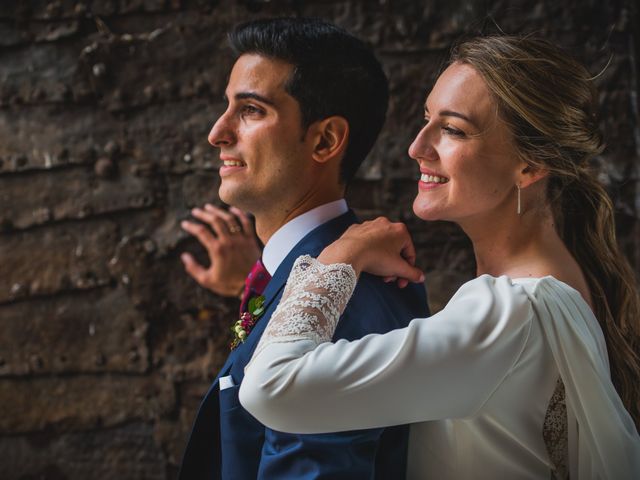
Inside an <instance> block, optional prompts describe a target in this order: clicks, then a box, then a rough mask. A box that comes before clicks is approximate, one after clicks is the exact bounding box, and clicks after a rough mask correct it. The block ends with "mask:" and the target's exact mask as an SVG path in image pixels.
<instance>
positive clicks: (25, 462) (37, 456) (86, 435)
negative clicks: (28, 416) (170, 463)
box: [0, 423, 167, 480]
mask: <svg viewBox="0 0 640 480" xmlns="http://www.w3.org/2000/svg"><path fill="white" fill-rule="evenodd" d="M0 467H1V468H2V478H3V479H5V480H24V479H28V478H34V479H36V478H38V479H46V480H64V479H69V480H74V479H89V478H91V479H92V480H113V479H116V478H118V479H123V480H124V479H130V480H134V479H137V480H164V479H165V478H167V477H165V474H166V471H165V459H164V455H163V452H162V450H161V448H160V446H159V445H157V444H156V443H155V442H154V441H153V427H152V426H151V425H148V424H144V423H133V424H130V425H126V426H123V427H119V428H110V429H106V430H102V431H89V432H79V433H66V434H62V435H54V434H51V433H39V434H29V435H15V436H11V437H0Z"/></svg>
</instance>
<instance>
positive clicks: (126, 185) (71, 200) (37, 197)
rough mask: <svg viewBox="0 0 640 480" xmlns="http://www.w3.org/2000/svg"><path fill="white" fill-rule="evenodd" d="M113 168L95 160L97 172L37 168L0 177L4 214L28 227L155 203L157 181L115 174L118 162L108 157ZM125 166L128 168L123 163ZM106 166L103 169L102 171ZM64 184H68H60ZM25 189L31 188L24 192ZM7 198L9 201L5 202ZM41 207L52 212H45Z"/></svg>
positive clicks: (17, 224)
mask: <svg viewBox="0 0 640 480" xmlns="http://www.w3.org/2000/svg"><path fill="white" fill-rule="evenodd" d="M101 161H107V162H109V163H110V170H106V168H107V167H105V166H104V165H98V163H96V167H95V169H96V172H95V173H94V172H88V171H87V170H86V169H84V168H76V169H64V170H59V171H56V172H55V173H52V174H49V173H46V172H38V173H35V174H33V175H29V176H20V177H18V178H11V177H0V192H1V193H0V198H1V199H2V201H3V204H4V205H6V207H5V213H4V215H5V218H7V219H9V220H10V221H11V223H12V225H13V227H14V228H18V229H19V228H26V227H31V226H33V225H38V224H42V223H47V222H49V221H51V220H53V219H55V220H64V219H73V218H83V217H85V216H86V213H87V212H91V214H93V215H98V214H104V213H113V212H117V211H121V210H128V209H136V208H147V207H150V206H152V205H153V204H154V203H155V192H154V190H155V189H157V186H156V185H154V184H157V182H154V181H153V179H151V178H148V177H138V176H132V175H125V176H122V177H120V178H114V177H115V175H116V170H115V169H116V168H117V167H116V164H115V163H114V162H113V161H111V160H108V159H99V160H98V162H101ZM122 168H123V169H126V168H129V166H128V165H122ZM103 170H104V171H103ZM59 185H64V186H65V188H58V186H59ZM25 192H29V194H28V195H25ZM4 202H6V203H4ZM42 209H46V210H47V211H48V212H49V213H48V214H47V215H42V214H40V213H38V212H41V210H42Z"/></svg>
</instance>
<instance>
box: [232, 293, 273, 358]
mask: <svg viewBox="0 0 640 480" xmlns="http://www.w3.org/2000/svg"><path fill="white" fill-rule="evenodd" d="M247 310H248V311H247V312H243V313H242V315H240V319H239V320H238V321H237V322H235V323H234V324H233V326H232V327H231V331H232V332H233V341H232V342H231V344H230V345H229V347H231V350H233V349H234V348H236V347H237V346H238V345H240V344H241V343H244V341H245V340H246V338H247V337H248V336H249V334H250V333H251V330H253V326H254V325H255V324H256V322H257V321H258V319H259V318H260V317H261V316H262V314H263V313H264V295H260V296H259V297H253V298H252V299H251V300H249V303H248V304H247Z"/></svg>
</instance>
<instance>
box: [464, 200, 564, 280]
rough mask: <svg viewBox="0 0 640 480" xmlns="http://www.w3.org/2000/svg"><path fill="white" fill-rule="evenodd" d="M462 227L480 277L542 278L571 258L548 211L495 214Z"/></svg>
mask: <svg viewBox="0 0 640 480" xmlns="http://www.w3.org/2000/svg"><path fill="white" fill-rule="evenodd" d="M461 226H462V228H463V230H464V231H465V233H466V234H467V235H468V236H469V238H470V239H471V241H472V243H473V249H474V253H475V257H476V265H477V274H478V275H482V274H489V275H493V276H500V275H509V276H511V277H533V276H543V275H540V274H541V272H542V273H543V272H545V271H546V270H547V269H548V266H549V264H550V263H553V262H554V261H558V260H560V259H561V258H564V259H565V260H567V257H569V258H572V257H571V254H570V253H569V252H568V250H567V249H566V247H565V245H564V243H563V242H562V240H561V239H560V236H559V235H558V233H557V232H556V230H555V226H554V223H553V217H552V215H551V213H550V212H549V211H548V210H546V209H545V210H544V211H542V210H531V211H528V212H525V213H524V214H523V215H519V216H517V215H494V216H493V218H490V219H487V218H483V219H479V220H476V221H474V222H466V223H464V224H461ZM549 274H550V273H549Z"/></svg>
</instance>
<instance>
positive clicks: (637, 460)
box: [240, 258, 640, 480]
mask: <svg viewBox="0 0 640 480" xmlns="http://www.w3.org/2000/svg"><path fill="white" fill-rule="evenodd" d="M313 262H315V261H314V260H312V259H308V258H307V259H304V260H303V261H301V262H300V264H296V266H295V267H294V270H295V271H296V272H297V273H296V274H295V275H294V276H293V277H292V278H295V281H294V282H292V284H291V285H288V286H287V291H286V293H285V295H284V297H283V300H282V302H281V304H280V305H279V307H278V309H277V311H276V313H275V314H274V316H273V317H272V320H271V322H272V323H273V325H272V324H270V325H269V327H268V328H267V330H266V331H265V335H264V336H263V338H262V340H261V344H260V346H259V348H258V349H257V350H256V353H255V355H254V357H253V359H252V361H251V363H250V364H249V366H248V367H247V371H246V375H245V377H244V381H243V383H242V386H241V388H240V401H241V403H242V404H243V406H244V407H245V408H246V409H247V410H248V411H249V412H250V413H251V414H253V415H254V416H255V417H256V418H258V420H260V421H261V422H263V423H264V424H266V425H268V426H269V427H271V428H274V429H276V430H281V431H287V432H293V433H323V432H333V431H343V430H353V429H362V428H373V427H384V426H389V425H398V424H406V423H416V422H426V423H419V424H416V425H413V426H412V446H411V448H410V450H411V451H412V452H413V453H411V454H410V462H409V467H410V469H409V470H410V474H409V476H410V477H411V478H413V477H415V478H443V479H447V478H451V479H457V478H478V479H485V478H486V479H489V478H532V479H534V478H542V477H548V475H549V471H550V469H551V468H552V465H551V463H550V461H549V458H548V455H547V452H546V449H545V445H544V443H543V440H542V428H543V422H544V419H545V411H546V409H547V407H548V404H549V400H550V397H551V394H552V392H553V390H554V388H555V385H556V380H557V379H558V376H559V377H560V378H561V380H562V382H563V384H564V387H565V390H566V406H567V416H568V424H569V463H570V471H571V478H581V479H582V478H585V479H603V478H604V479H611V480H613V479H616V480H617V479H636V478H640V437H639V436H638V432H637V430H636V428H635V425H634V423H633V420H632V419H631V417H630V416H629V414H628V412H626V410H625V409H624V407H623V405H622V402H621V401H620V398H619V396H618V395H617V393H616V391H615V388H614V387H613V384H612V383H611V380H610V378H609V371H608V370H609V366H608V360H607V353H606V346H605V343H604V338H603V335H602V331H601V330H600V327H599V325H598V322H597V320H596V318H595V317H594V316H593V313H592V312H591V310H590V309H589V307H588V306H587V304H586V303H585V302H584V300H582V298H581V297H580V294H579V293H578V292H576V291H575V290H573V289H572V288H571V287H569V286H568V285H566V284H564V283H562V282H559V281H558V280H556V279H554V278H552V277H545V278H542V279H520V280H516V281H512V280H511V279H509V278H507V277H499V278H495V277H491V276H488V275H483V276H481V277H478V278H476V279H474V280H472V281H470V282H468V283H466V284H465V285H463V286H462V287H461V288H460V290H458V292H457V293H456V294H455V295H454V297H453V298H452V299H451V301H450V302H449V304H448V305H447V306H446V307H445V308H444V309H443V310H442V311H441V312H439V313H438V314H436V315H434V316H432V317H430V318H428V319H414V320H413V321H412V322H411V323H410V324H409V326H408V327H406V328H403V329H399V330H394V331H392V332H389V333H387V334H384V335H368V336H366V337H364V338H362V339H360V340H357V341H352V342H348V341H345V340H340V341H338V342H336V343H329V342H328V341H329V340H330V338H331V336H332V335H333V331H334V329H335V326H336V324H337V321H338V318H339V315H340V313H341V312H342V309H343V308H344V304H345V303H346V301H347V300H348V298H349V297H350V295H351V293H352V290H353V288H354V285H355V276H354V275H353V274H352V272H351V273H350V272H349V270H348V268H345V266H344V265H342V266H331V265H330V266H322V265H315V264H314V263H313ZM309 291H311V292H313V294H312V295H311V297H313V301H312V302H311V303H310V302H309V301H308V300H309V298H311V297H309V295H310V294H309ZM305 292H306V293H305ZM305 296H307V297H309V298H307V300H305V301H298V300H300V299H302V298H303V297H305ZM320 297H322V298H320ZM310 307H312V308H310ZM323 342H324V343H323ZM433 420H442V421H440V422H433ZM411 472H412V473H411Z"/></svg>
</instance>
